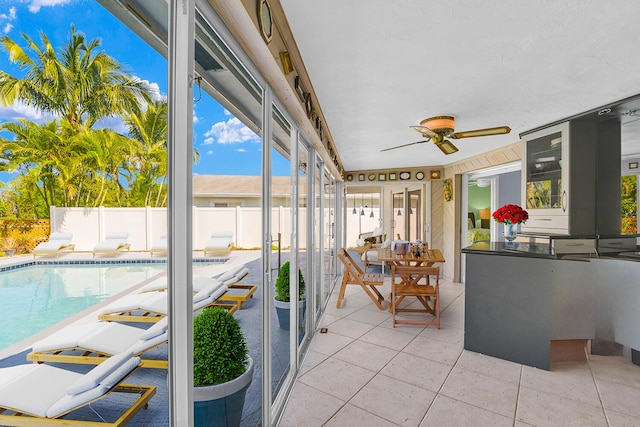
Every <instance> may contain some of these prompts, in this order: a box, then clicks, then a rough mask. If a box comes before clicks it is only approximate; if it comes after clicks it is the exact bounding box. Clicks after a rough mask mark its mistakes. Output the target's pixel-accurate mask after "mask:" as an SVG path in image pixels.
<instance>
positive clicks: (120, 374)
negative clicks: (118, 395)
mask: <svg viewBox="0 0 640 427" xmlns="http://www.w3.org/2000/svg"><path fill="white" fill-rule="evenodd" d="M122 355H126V356H128V357H122V358H118V359H116V358H117V357H118V356H122ZM112 360H114V363H113V364H112V366H108V367H107V370H108V371H109V374H108V375H107V376H106V377H104V378H103V379H102V380H101V381H100V383H99V384H97V385H96V386H95V387H94V388H91V389H89V390H86V391H84V392H82V393H78V394H73V395H72V394H67V395H66V396H64V397H63V398H62V399H60V400H59V401H58V402H56V403H55V404H53V405H52V406H51V407H50V408H49V409H48V410H47V417H49V418H55V417H57V416H59V415H61V414H64V413H65V412H67V411H69V410H71V409H73V408H75V407H77V406H79V405H82V404H83V403H86V402H89V401H91V400H94V399H97V398H98V397H100V396H102V395H104V394H105V393H106V392H107V391H108V390H110V389H111V388H112V387H114V386H115V385H117V384H118V383H119V382H120V381H121V380H122V379H123V378H124V377H126V376H127V375H128V374H129V373H130V372H131V371H132V370H133V369H135V368H136V366H138V365H139V364H140V358H139V357H132V355H131V353H121V354H118V355H115V356H111V357H110V358H109V359H107V360H106V361H104V362H102V363H101V364H99V365H98V366H96V367H95V368H93V369H92V370H91V371H89V372H87V373H86V374H85V375H83V377H87V376H90V375H92V373H93V371H95V370H97V369H99V368H101V367H102V366H103V365H104V364H105V363H108V362H110V361H112ZM100 375H102V373H100Z"/></svg>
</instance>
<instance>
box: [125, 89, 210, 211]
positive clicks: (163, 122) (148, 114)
mask: <svg viewBox="0 0 640 427" xmlns="http://www.w3.org/2000/svg"><path fill="white" fill-rule="evenodd" d="M167 111H168V106H167V101H166V100H161V101H156V102H155V103H153V104H149V105H148V106H147V109H146V110H145V111H141V112H139V113H136V114H132V115H130V116H129V117H127V118H126V119H125V123H126V125H127V131H128V133H129V136H130V137H131V138H132V139H133V140H135V141H137V142H138V146H137V151H136V153H135V154H134V155H133V156H132V158H131V159H130V164H131V166H132V168H133V169H134V170H135V172H136V175H137V176H136V180H135V181H136V187H137V189H138V191H139V192H140V191H144V193H145V195H144V206H156V207H157V206H165V205H166V189H165V185H166V181H167V159H168V158H167V156H168V154H167V132H168V124H167ZM199 158H200V153H199V152H198V150H197V149H196V148H194V149H193V162H194V163H196V162H197V161H198V159H199ZM154 189H156V190H157V191H156V197H155V202H153V204H152V196H153V194H152V192H153V191H154Z"/></svg>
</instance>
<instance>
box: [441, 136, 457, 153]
mask: <svg viewBox="0 0 640 427" xmlns="http://www.w3.org/2000/svg"><path fill="white" fill-rule="evenodd" d="M436 147H438V148H439V149H440V151H442V152H443V153H444V154H446V155H449V154H453V153H455V152H456V151H458V147H456V146H455V145H453V144H452V143H451V141H449V140H446V139H443V140H442V142H440V143H436Z"/></svg>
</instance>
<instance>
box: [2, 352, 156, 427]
mask: <svg viewBox="0 0 640 427" xmlns="http://www.w3.org/2000/svg"><path fill="white" fill-rule="evenodd" d="M139 363H140V358H139V357H134V356H133V355H132V354H131V353H130V352H128V353H120V354H117V355H115V356H112V357H110V358H108V359H107V360H106V361H105V362H104V363H102V364H100V365H98V366H96V367H95V368H93V369H92V370H91V371H89V372H87V373H86V374H80V373H77V372H71V371H68V370H66V369H62V368H57V367H53V366H50V365H45V364H42V365H38V364H28V365H17V366H11V367H9V368H2V369H0V412H1V414H0V425H3V426H26V425H33V426H57V425H67V426H68V425H108V426H122V425H124V424H126V422H127V421H129V420H130V419H131V418H132V417H133V416H134V415H135V414H136V413H138V412H139V411H140V409H143V408H144V407H146V405H147V404H148V402H149V400H151V398H152V397H153V396H154V395H155V393H156V387H154V386H142V385H128V384H121V382H122V381H123V380H124V379H125V378H127V377H128V376H129V375H130V374H131V373H132V372H133V371H134V370H135V369H136V368H137V367H138V365H139ZM109 393H135V394H139V395H140V396H139V397H138V398H137V399H136V401H135V402H133V404H131V406H128V407H127V408H126V410H125V411H124V414H122V415H121V416H120V417H119V418H118V419H117V420H116V421H115V422H112V423H109V422H104V421H103V422H100V421H92V422H88V421H83V420H73V419H70V418H69V417H65V419H60V417H62V416H64V415H66V414H69V413H71V412H73V411H75V410H76V409H79V408H82V407H83V406H85V405H88V404H90V403H92V402H94V401H95V400H97V399H101V398H103V397H105V396H107V395H108V394H109ZM118 401H120V402H122V400H121V399H118ZM113 404H114V405H118V404H122V403H116V402H114V403H113ZM126 405H129V403H127V404H126Z"/></svg>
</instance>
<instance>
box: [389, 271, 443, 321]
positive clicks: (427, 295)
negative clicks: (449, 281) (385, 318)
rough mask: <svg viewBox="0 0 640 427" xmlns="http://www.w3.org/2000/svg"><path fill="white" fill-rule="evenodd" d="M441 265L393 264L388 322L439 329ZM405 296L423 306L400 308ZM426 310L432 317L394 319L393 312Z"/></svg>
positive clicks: (421, 311) (394, 314) (423, 311)
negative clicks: (414, 299)
mask: <svg viewBox="0 0 640 427" xmlns="http://www.w3.org/2000/svg"><path fill="white" fill-rule="evenodd" d="M439 277H440V268H438V267H426V266H418V267H416V266H411V265H393V266H392V268H391V301H390V302H389V305H390V309H391V322H392V323H391V324H392V325H393V327H394V328H395V327H396V325H419V326H435V327H437V328H438V329H440V282H439ZM406 297H416V298H417V300H418V301H419V302H420V304H421V305H422V307H418V308H409V307H403V308H400V307H399V305H400V302H402V301H403V300H404V299H405V298H406ZM401 312H405V313H407V312H408V313H426V314H428V315H429V317H430V318H431V317H432V316H433V317H434V319H425V320H422V319H415V318H410V319H397V318H396V313H401Z"/></svg>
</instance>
